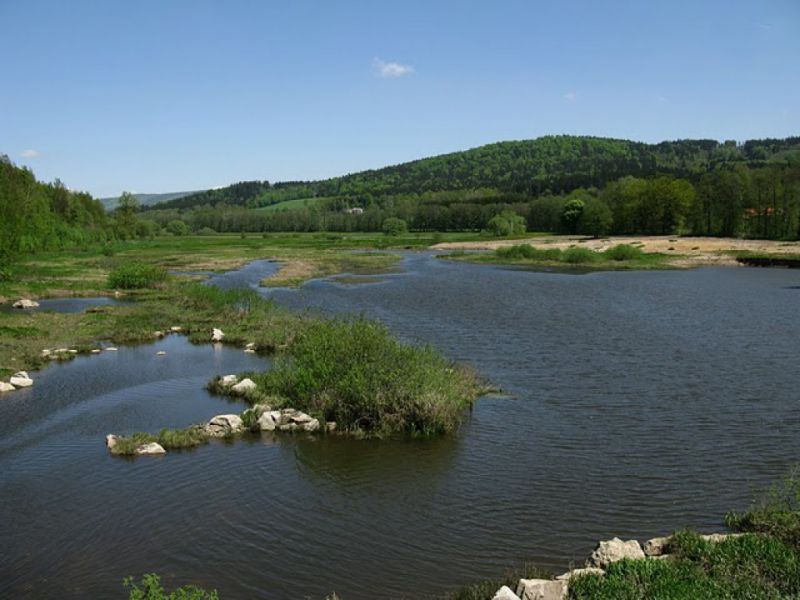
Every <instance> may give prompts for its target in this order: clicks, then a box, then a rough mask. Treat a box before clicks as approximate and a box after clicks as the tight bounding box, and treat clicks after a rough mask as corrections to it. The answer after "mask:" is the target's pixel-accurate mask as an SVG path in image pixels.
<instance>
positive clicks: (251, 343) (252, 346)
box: [245, 342, 256, 350]
mask: <svg viewBox="0 0 800 600" xmlns="http://www.w3.org/2000/svg"><path fill="white" fill-rule="evenodd" d="M255 347H256V343H255V342H249V343H248V344H247V345H245V348H247V349H248V350H253V349H255Z"/></svg>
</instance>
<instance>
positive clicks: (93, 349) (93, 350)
mask: <svg viewBox="0 0 800 600" xmlns="http://www.w3.org/2000/svg"><path fill="white" fill-rule="evenodd" d="M101 352H102V350H100V348H92V354H100V353H101Z"/></svg>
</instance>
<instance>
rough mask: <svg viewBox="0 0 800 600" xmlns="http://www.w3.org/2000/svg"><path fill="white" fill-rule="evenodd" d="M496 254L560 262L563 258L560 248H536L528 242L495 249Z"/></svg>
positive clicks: (522, 258)
mask: <svg viewBox="0 0 800 600" xmlns="http://www.w3.org/2000/svg"><path fill="white" fill-rule="evenodd" d="M495 254H496V255H497V256H498V257H500V258H505V259H509V260H536V261H552V262H558V261H560V260H561V250H559V249H558V248H547V249H542V248H534V247H533V246H529V245H528V244H515V245H514V246H507V247H505V248H498V249H497V250H495Z"/></svg>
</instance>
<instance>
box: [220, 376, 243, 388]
mask: <svg viewBox="0 0 800 600" xmlns="http://www.w3.org/2000/svg"><path fill="white" fill-rule="evenodd" d="M237 381H239V378H238V377H237V376H236V375H223V376H222V377H220V378H219V384H220V385H221V386H222V387H230V386H232V385H236V382H237Z"/></svg>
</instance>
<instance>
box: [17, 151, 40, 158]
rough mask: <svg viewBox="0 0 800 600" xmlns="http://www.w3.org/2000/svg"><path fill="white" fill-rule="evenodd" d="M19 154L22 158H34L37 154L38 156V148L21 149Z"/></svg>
mask: <svg viewBox="0 0 800 600" xmlns="http://www.w3.org/2000/svg"><path fill="white" fill-rule="evenodd" d="M20 156H21V157H22V158H36V157H37V156H39V151H38V150H32V149H28V150H23V151H22V152H21V153H20Z"/></svg>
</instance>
